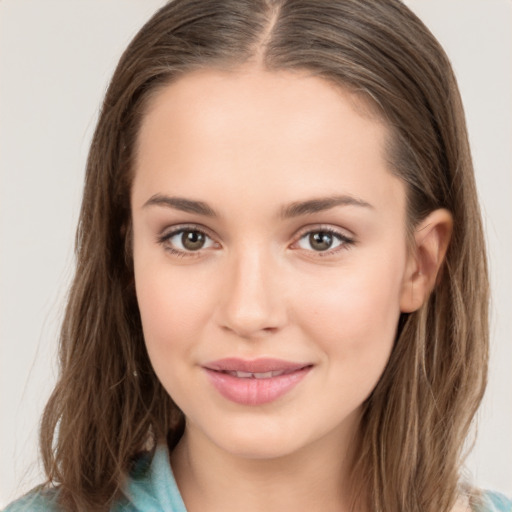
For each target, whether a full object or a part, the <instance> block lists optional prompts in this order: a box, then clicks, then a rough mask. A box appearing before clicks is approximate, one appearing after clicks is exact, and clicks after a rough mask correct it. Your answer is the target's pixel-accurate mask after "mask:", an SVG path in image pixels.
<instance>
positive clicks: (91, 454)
mask: <svg viewBox="0 0 512 512" xmlns="http://www.w3.org/2000/svg"><path fill="white" fill-rule="evenodd" d="M250 61H254V62H255V63H257V64H258V65H260V66H262V67H263V68H264V69H267V70H269V71H272V70H294V69H300V70H308V71H310V72H312V73H313V74H315V75H317V76H319V77H321V78H324V79H326V80H329V81H331V82H334V83H336V84H339V85H340V86H342V87H345V88H349V89H350V90H352V91H356V92H357V93H358V94H361V95H363V96H365V97H367V98H368V100H369V101H370V102H371V103H372V105H374V106H375V110H376V111H377V112H378V115H379V116H381V118H383V119H384V120H385V121H386V123H387V124H388V126H389V127H390V131H391V133H392V135H393V136H392V140H391V142H390V144H389V147H388V156H389V160H390V163H391V166H392V169H393V172H394V173H395V174H396V175H397V176H399V177H400V178H401V179H402V180H403V181H404V182H405V184H406V187H407V194H408V220H409V227H410V228H411V229H412V228H414V226H415V225H416V224H417V223H418V222H420V221H421V220H422V219H424V218H425V216H426V215H427V214H428V213H430V212H431V211H433V210H434V209H437V208H447V209H448V210H449V211H450V212H451V213H452V215H453V219H454V231H453V237H452V240H451V243H450V246H449V249H448V253H447V256H446V261H445V264H444V267H443V272H442V277H441V279H440V280H439V282H438V284H437V286H436V289H435V290H434V291H433V293H432V294H431V296H430V298H429V300H428V302H427V303H425V304H424V306H423V307H422V308H421V309H420V310H419V311H417V312H414V313H411V314H408V315H403V316H402V317H401V319H400V325H399V326H398V327H399V335H398V336H397V340H396V343H395V346H394V349H393V352H392V354H391V358H390V360H389V363H388V365H387V367H386V369H385V371H384V374H383V375H382V377H381V379H380V381H379V383H378V385H377V387H376V388H375V390H374V391H373V393H372V394H371V396H370V397H369V398H368V400H367V401H366V402H365V404H364V413H363V418H362V423H361V450H360V456H359V458H358V460H357V461H356V466H355V468H354V471H355V472H357V474H358V475H359V476H360V478H359V482H360V487H359V489H358V496H359V499H360V500H361V502H364V503H365V504H366V505H368V506H369V507H370V509H372V510H376V511H377V510H379V511H387V510H393V511H407V512H414V511H416V512H420V511H421V512H434V511H435V512H442V511H444V512H446V511H448V510H450V508H451V507H452V506H453V504H454V501H455V499H456V496H457V492H458V487H457V486H458V482H459V470H460V465H461V461H462V455H463V453H462V447H463V443H464V441H465V439H466V437H467V434H468V431H469V427H470V424H471V420H472V418H473V416H474V413H475V411H476V409H477V407H478V405H479V402H480V400H481V398H482V394H483V390H484V387H485V381H486V371H487V351H488V326H487V315H488V311H487V308H488V279H487V267H486V259H485V244H484V237H483V232H482V223H481V218H480V212H479V206H478V201H477V195H476V190H475V183H474V177H473V168H472V162H471V155H470V150H469V146H468V139H467V133H466V126H465V119H464V113H463V109H462V104H461V99H460V95H459V92H458V89H457V85H456V81H455V78H454V75H453V72H452V69H451V66H450V63H449V61H448V59H447V57H446V55H445V53H444V51H443V50H442V48H441V47H440V45H439V43H438V42H437V41H436V39H435V38H434V37H433V36H432V34H431V33H430V32H429V31H428V29H427V28H426V27H425V26H424V25H423V23H422V22H421V21H420V20H419V19H418V18H417V17H416V16H415V15H414V14H413V13H411V11H410V10H409V9H408V8H406V7H405V6H404V5H403V4H402V3H401V2H400V1H399V0H372V1H371V2H370V1H367V0H324V1H322V0H209V1H207V2H205V1H203V0H174V1H172V2H170V3H168V4H167V5H166V6H164V7H163V8H162V9H160V10H159V11H158V12H157V13H156V14H155V15H154V16H153V18H152V19H151V20H149V21H148V23H147V24H146V25H145V26H144V27H143V28H142V29H141V30H140V32H139V33H138V34H137V35H136V36H135V38H134V39H133V41H132V42H131V44H130V45H129V47H128V48H127V49H126V51H125V52H124V54H123V56H122V58H121V60H120V62H119V64H118V66H117V69H116V71H115V73H114V76H113V78H112V81H111V84H110V86H109V89H108V91H107V94H106V97H105V100H104V104H103V106H102V109H101V113H100V117H99V121H98V125H97V127H96V131H95V134H94V138H93V141H92V145H91V150H90V153H89V158H88V162H87V172H86V181H85V189H84V196H83V203H82V209H81V214H80V222H79V227H78V231H77V237H76V258H77V265H76V274H75V278H74V281H73V284H72V287H71V291H70V294H69V300H68V305H67V310H66V316H65V320H64V323H63V327H62V334H61V346H60V347H61V348H60V364H61V374H60V379H59V381H58V383H57V385H56V388H55V390H54V392H53V394H52V396H51V398H50V400H49V403H48V405H47V407H46V409H45V413H44V417H43V420H42V428H41V450H42V457H43V460H44V464H45V469H46V473H47V477H48V483H49V484H53V485H58V486H59V489H60V494H59V496H60V501H61V504H62V505H63V506H64V507H65V508H66V509H69V510H91V509H92V510H103V509H107V508H108V506H109V504H110V503H111V502H112V500H113V499H115V497H116V495H117V493H118V491H119V488H120V485H121V483H122V479H123V475H125V474H126V472H127V471H128V470H129V468H130V464H131V461H132V460H133V458H134V457H135V456H136V454H137V453H138V452H140V451H141V450H144V449H147V448H149V449H151V447H154V445H155V443H156V442H157V441H158V440H160V439H164V438H165V437H166V436H168V438H169V439H170V442H171V443H173V442H176V440H177V439H178V438H179V436H180V435H181V432H182V430H183V421H184V420H183V415H182V413H181V411H179V409H178V408H177V406H176V405H175V404H174V403H173V401H172V399H171V398H170V397H169V395H168V394H167V393H166V392H165V390H164V389H163V387H162V386H161V384H160V383H159V381H158V379H157V377H156V375H155V373H154V372H153V369H152V367H151V364H150V362H149V359H148V356H147V353H146V350H145V345H144V339H143V335H142V328H141V323H140V317H139V311H138V307H137V300H136V296H135V290H134V285H133V271H132V263H131V256H130V206H129V205H130V201H129V199H130V186H131V180H132V171H133V165H132V163H133V160H134V156H135V155H134V148H135V141H136V138H137V133H138V129H139V126H140V123H141V118H142V117H143V115H144V112H145V106H146V105H147V102H148V100H149V99H150V97H151V96H153V95H154V94H155V92H156V91H158V90H159V89H160V88H162V87H164V86H165V85H167V84H169V83H170V82H172V81H173V80H174V79H176V77H178V76H180V75H182V74H184V73H187V72H188V71H191V70H194V69H198V68H206V67H208V68H222V69H226V68H230V67H231V68H234V67H236V66H239V65H241V64H242V63H246V62H250Z"/></svg>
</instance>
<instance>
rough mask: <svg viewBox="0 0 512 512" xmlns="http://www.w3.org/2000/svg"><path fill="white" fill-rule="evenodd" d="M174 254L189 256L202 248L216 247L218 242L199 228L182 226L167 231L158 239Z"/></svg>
mask: <svg viewBox="0 0 512 512" xmlns="http://www.w3.org/2000/svg"><path fill="white" fill-rule="evenodd" d="M158 242H159V243H161V244H162V245H163V246H164V247H165V248H166V249H167V250H168V251H170V252H171V253H172V254H177V255H180V256H189V255H191V253H197V252H198V251H201V250H202V249H210V248H212V247H215V245H216V243H215V242H214V241H213V240H212V238H211V237H209V236H208V235H207V234H206V233H205V232H204V231H201V230H200V229H197V228H180V229H176V230H174V231H171V232H170V233H166V234H164V235H163V236H161V237H160V238H159V240H158Z"/></svg>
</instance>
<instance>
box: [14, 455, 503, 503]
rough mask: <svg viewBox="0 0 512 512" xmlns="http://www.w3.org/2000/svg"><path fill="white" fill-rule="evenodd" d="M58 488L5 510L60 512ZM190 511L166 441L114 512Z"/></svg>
mask: <svg viewBox="0 0 512 512" xmlns="http://www.w3.org/2000/svg"><path fill="white" fill-rule="evenodd" d="M55 498H56V492H55V491H39V492H34V491H33V492H30V493H29V494H27V495H26V496H24V497H23V498H21V499H19V500H17V501H15V502H14V503H11V504H10V505H9V506H8V507H7V508H6V509H5V510H4V512H59V509H58V507H57V506H56V505H55ZM482 498H483V501H482V506H481V507H480V508H479V509H477V510H476V511H475V512H512V501H511V500H509V499H508V498H506V497H505V496H503V495H502V494H499V493H495V492H485V493H483V496H482ZM162 511H165V512H187V509H186V508H185V504H184V503H183V499H182V498H181V495H180V491H179V490H178V486H177V485H176V480H175V478H174V475H173V472H172V468H171V465H170V462H169V452H168V450H167V447H166V446H165V445H161V446H158V448H157V449H156V452H155V455H154V457H153V460H150V459H149V458H144V457H142V458H141V459H140V460H139V461H138V462H137V464H136V465H135V468H134V470H133V471H132V473H131V475H130V478H129V479H128V480H127V482H126V484H125V485H124V487H123V489H122V498H121V499H120V500H118V501H117V502H116V503H115V504H114V505H113V506H112V508H111V512H162Z"/></svg>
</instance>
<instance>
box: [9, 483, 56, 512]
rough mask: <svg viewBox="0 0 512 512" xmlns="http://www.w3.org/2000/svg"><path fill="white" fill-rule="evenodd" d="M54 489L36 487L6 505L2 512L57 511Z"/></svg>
mask: <svg viewBox="0 0 512 512" xmlns="http://www.w3.org/2000/svg"><path fill="white" fill-rule="evenodd" d="M57 494H58V493H57V491H56V490H55V489H41V488H36V489H34V490H32V491H30V492H29V493H28V494H26V495H25V496H23V497H21V498H19V499H18V500H16V501H14V502H12V503H11V504H10V505H7V508H5V509H4V510H3V511H2V512H59V508H58V506H57Z"/></svg>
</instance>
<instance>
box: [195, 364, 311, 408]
mask: <svg viewBox="0 0 512 512" xmlns="http://www.w3.org/2000/svg"><path fill="white" fill-rule="evenodd" d="M311 368H312V367H311V366H307V367H306V368H301V369H300V370H297V371H294V372H292V373H287V374H284V375H279V376H277V377H270V378H268V379H254V378H241V377H235V376H233V375H229V374H228V373H222V372H219V371H215V370H210V369H209V368H205V370H206V374H207V375H208V377H209V379H210V382H211V383H212V384H213V386H214V387H215V388H216V389H217V391H218V392H219V393H220V394H221V395H222V396H223V397H224V398H227V399H228V400H231V401H232V402H236V403H237V404H242V405H261V404H266V403H269V402H273V401H274V400H277V399H278V398H280V397H281V396H283V395H285V394H286V393H288V392H289V391H291V390H292V389H293V388H294V387H295V386H296V385H297V384H298V383H299V382H300V381H301V380H302V379H303V378H304V377H305V376H306V375H307V374H308V373H309V370H311Z"/></svg>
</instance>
